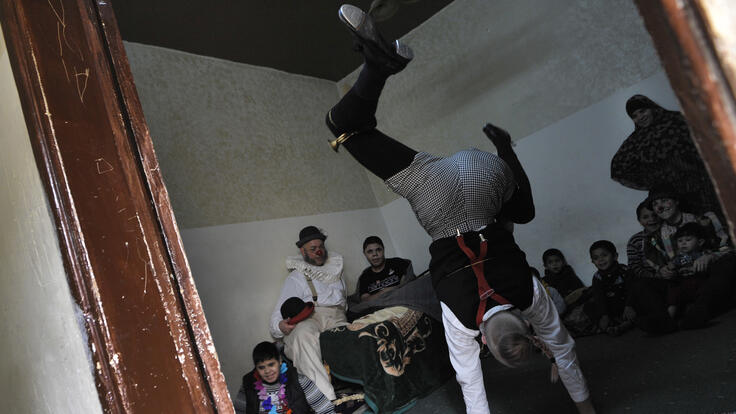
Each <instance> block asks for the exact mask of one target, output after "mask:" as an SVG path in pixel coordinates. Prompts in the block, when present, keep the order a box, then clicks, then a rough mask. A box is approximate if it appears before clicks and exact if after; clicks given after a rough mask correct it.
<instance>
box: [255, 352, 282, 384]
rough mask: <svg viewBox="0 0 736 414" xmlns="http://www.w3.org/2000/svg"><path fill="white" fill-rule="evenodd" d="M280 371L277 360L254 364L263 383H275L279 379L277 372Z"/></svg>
mask: <svg viewBox="0 0 736 414" xmlns="http://www.w3.org/2000/svg"><path fill="white" fill-rule="evenodd" d="M280 370H281V361H280V360H278V359H273V358H271V359H267V360H265V361H261V362H259V363H257V364H256V371H257V372H258V375H259V376H260V377H261V379H263V381H265V382H268V383H273V382H276V380H278V379H279V371H280Z"/></svg>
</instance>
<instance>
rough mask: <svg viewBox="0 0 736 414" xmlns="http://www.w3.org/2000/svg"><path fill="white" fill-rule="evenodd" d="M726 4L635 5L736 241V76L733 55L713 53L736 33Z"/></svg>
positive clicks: (640, 0) (668, 0)
mask: <svg viewBox="0 0 736 414" xmlns="http://www.w3.org/2000/svg"><path fill="white" fill-rule="evenodd" d="M726 3H728V2H723V1H703V0H684V1H683V0H656V1H655V0H651V1H650V0H636V5H637V7H638V8H639V12H640V13H641V15H642V17H643V18H644V24H645V25H646V27H647V30H648V31H649V33H650V34H651V36H652V40H653V41H654V45H655V47H656V49H657V53H658V54H659V57H660V59H661V60H662V64H663V65H664V68H665V70H666V71H667V76H668V77H669V80H670V83H671V85H672V88H673V89H674V90H675V93H676V94H677V98H678V100H679V101H680V105H681V107H682V109H683V113H684V114H685V117H686V118H687V121H688V123H689V124H690V129H691V130H692V132H693V134H692V135H693V140H694V141H695V144H696V146H697V147H698V151H699V152H700V155H701V156H702V158H703V160H704V161H705V163H706V166H707V168H708V172H709V173H710V176H711V179H712V180H713V184H714V186H715V188H716V192H717V193H718V197H719V198H720V201H721V207H722V208H723V213H724V214H725V215H726V221H727V222H728V227H729V231H730V235H731V239H732V240H736V238H735V237H734V236H736V232H735V230H734V229H735V228H736V104H735V100H734V89H732V88H731V85H730V84H729V81H728V79H729V78H736V76H735V75H734V73H733V67H734V66H733V62H732V61H731V59H732V54H733V51H730V50H729V51H723V52H718V51H717V50H716V49H715V48H714V45H718V44H723V42H725V41H727V39H728V38H732V37H733V36H734V31H736V14H734V13H733V12H732V11H731V9H732V6H731V5H730V4H726ZM719 7H720V8H721V9H720V11H719ZM716 15H718V16H720V18H721V21H720V23H719V28H716V27H715V25H716V22H714V21H713V20H712V19H713V16H716ZM708 16H710V17H708ZM709 19H710V20H709ZM724 28H725V29H724ZM719 30H725V31H722V32H721V33H720V34H718V32H719ZM714 35H718V36H717V37H713V36H714Z"/></svg>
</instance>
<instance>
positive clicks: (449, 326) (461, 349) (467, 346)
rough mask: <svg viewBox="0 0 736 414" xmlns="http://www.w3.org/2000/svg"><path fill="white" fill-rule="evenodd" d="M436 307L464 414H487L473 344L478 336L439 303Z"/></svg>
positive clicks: (477, 356) (474, 344)
mask: <svg viewBox="0 0 736 414" xmlns="http://www.w3.org/2000/svg"><path fill="white" fill-rule="evenodd" d="M440 307H442V324H443V325H444V327H445V340H446V341H447V348H448V349H449V351H450V363H451V364H452V367H453V368H454V369H455V378H456V379H457V382H458V384H460V388H461V389H462V391H463V400H465V409H466V411H467V413H468V414H489V413H490V412H491V411H490V408H488V399H487V398H486V388H485V384H484V383H483V370H482V369H481V366H480V358H479V354H480V346H479V345H478V342H477V341H476V340H475V337H476V336H478V333H479V332H478V331H476V330H472V329H468V328H466V327H465V326H464V325H463V324H462V323H461V322H460V321H459V320H458V319H457V317H456V316H455V314H454V313H452V311H451V310H450V308H449V307H448V306H447V305H445V304H444V303H443V302H440Z"/></svg>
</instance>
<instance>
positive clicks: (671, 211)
mask: <svg viewBox="0 0 736 414" xmlns="http://www.w3.org/2000/svg"><path fill="white" fill-rule="evenodd" d="M652 210H653V211H654V213H655V214H656V215H657V216H659V218H661V219H662V220H664V221H666V222H668V223H673V222H675V221H677V219H678V217H679V215H680V208H679V206H678V204H677V201H676V200H674V199H672V198H658V199H656V200H654V201H652Z"/></svg>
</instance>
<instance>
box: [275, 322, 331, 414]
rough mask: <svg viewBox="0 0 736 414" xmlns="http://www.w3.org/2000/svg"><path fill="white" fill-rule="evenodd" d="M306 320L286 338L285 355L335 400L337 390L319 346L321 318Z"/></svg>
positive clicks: (297, 325)
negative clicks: (324, 363)
mask: <svg viewBox="0 0 736 414" xmlns="http://www.w3.org/2000/svg"><path fill="white" fill-rule="evenodd" d="M316 314H317V308H315V314H313V315H312V317H310V318H308V319H305V320H303V321H301V322H299V323H298V324H296V327H295V328H294V330H293V331H291V333H290V334H289V335H286V336H285V337H284V343H285V344H286V347H285V348H284V353H285V354H286V356H287V357H288V358H289V359H291V360H292V361H294V366H295V367H296V369H297V370H298V371H299V372H300V373H302V374H304V375H306V376H307V378H309V379H311V380H312V381H314V383H315V385H317V388H319V390H320V391H322V394H324V395H325V397H327V398H328V399H330V400H334V399H335V390H334V389H333V388H332V384H330V378H329V377H328V376H327V371H325V367H324V365H323V364H322V351H321V350H320V345H319V334H320V322H319V318H315V316H316Z"/></svg>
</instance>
